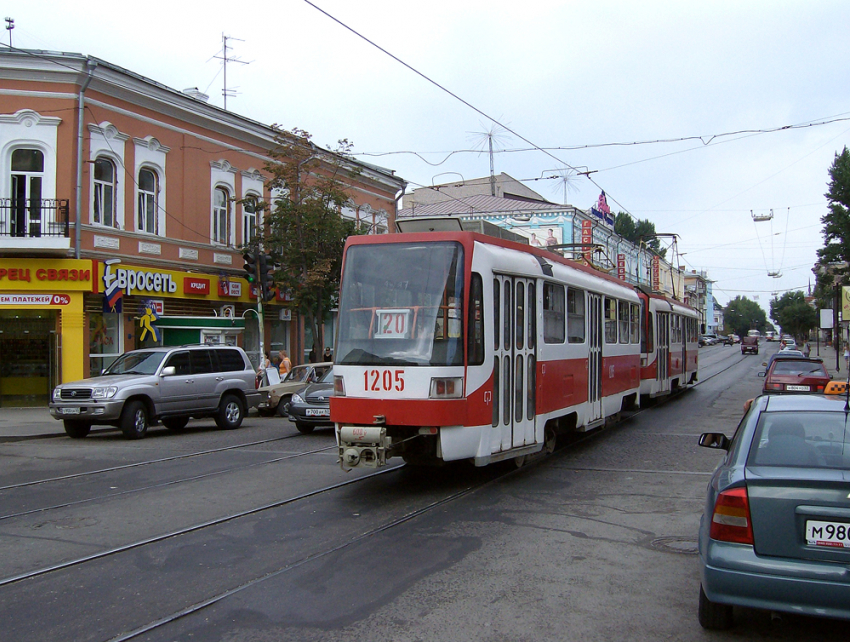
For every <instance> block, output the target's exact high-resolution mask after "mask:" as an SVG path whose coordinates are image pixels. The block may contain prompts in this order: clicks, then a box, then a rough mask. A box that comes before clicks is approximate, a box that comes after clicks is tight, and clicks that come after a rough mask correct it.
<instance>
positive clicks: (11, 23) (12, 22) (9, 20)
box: [6, 18, 15, 49]
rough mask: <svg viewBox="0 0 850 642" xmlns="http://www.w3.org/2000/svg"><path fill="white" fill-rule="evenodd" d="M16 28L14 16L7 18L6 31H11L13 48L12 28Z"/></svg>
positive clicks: (10, 43)
mask: <svg viewBox="0 0 850 642" xmlns="http://www.w3.org/2000/svg"><path fill="white" fill-rule="evenodd" d="M14 28H15V20H14V18H6V31H8V32H9V49H11V48H12V29H14Z"/></svg>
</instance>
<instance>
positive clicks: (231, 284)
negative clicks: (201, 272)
mask: <svg viewBox="0 0 850 642" xmlns="http://www.w3.org/2000/svg"><path fill="white" fill-rule="evenodd" d="M218 295H219V296H242V284H241V283H239V282H238V281H226V280H224V279H222V280H220V281H219V282H218Z"/></svg>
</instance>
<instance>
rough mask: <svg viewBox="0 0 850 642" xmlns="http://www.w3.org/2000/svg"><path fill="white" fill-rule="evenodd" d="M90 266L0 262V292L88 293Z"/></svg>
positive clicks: (91, 278) (49, 261)
mask: <svg viewBox="0 0 850 642" xmlns="http://www.w3.org/2000/svg"><path fill="white" fill-rule="evenodd" d="M95 279H96V275H95V268H94V262H93V261H91V260H85V259H0V290H6V291H13V290H19V291H20V290H23V291H27V292H32V291H50V292H92V291H94V290H95V289H96V288H95Z"/></svg>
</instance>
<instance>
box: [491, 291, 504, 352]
mask: <svg viewBox="0 0 850 642" xmlns="http://www.w3.org/2000/svg"><path fill="white" fill-rule="evenodd" d="M501 292H502V288H501V287H499V279H493V341H494V342H495V344H496V345H495V346H494V349H495V350H498V349H499V330H500V329H501V327H502V326H501V325H499V313H500V312H501V304H500V303H499V301H500V298H501V297H500V296H499V295H500V294H501Z"/></svg>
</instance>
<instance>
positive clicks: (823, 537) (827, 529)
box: [806, 520, 850, 548]
mask: <svg viewBox="0 0 850 642" xmlns="http://www.w3.org/2000/svg"><path fill="white" fill-rule="evenodd" d="M806 542H807V543H808V545H809V546H826V547H829V548H850V524H842V523H840V522H820V521H814V520H807V521H806Z"/></svg>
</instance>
